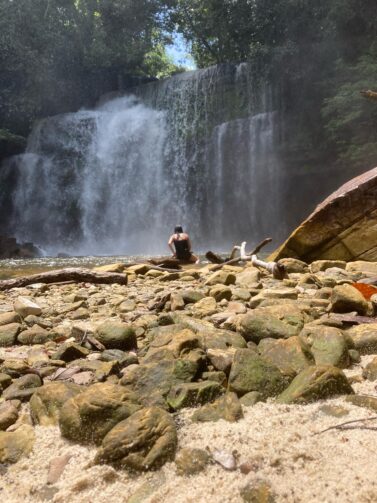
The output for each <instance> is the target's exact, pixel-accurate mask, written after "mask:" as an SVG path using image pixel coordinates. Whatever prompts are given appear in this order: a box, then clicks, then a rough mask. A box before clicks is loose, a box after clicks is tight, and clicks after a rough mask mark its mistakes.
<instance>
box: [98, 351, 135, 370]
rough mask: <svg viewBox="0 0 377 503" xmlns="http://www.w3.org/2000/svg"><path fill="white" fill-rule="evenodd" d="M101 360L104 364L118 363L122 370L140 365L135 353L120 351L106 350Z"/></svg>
mask: <svg viewBox="0 0 377 503" xmlns="http://www.w3.org/2000/svg"><path fill="white" fill-rule="evenodd" d="M101 360H102V361H104V362H113V361H116V362H118V364H119V368H120V369H123V368H124V367H128V366H129V365H134V364H137V363H139V359H138V357H137V355H136V354H135V353H133V352H129V353H126V352H125V351H121V350H120V349H106V350H105V351H103V352H102V353H101Z"/></svg>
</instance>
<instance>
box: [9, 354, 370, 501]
mask: <svg viewBox="0 0 377 503" xmlns="http://www.w3.org/2000/svg"><path fill="white" fill-rule="evenodd" d="M368 359H369V358H367V359H366V360H364V361H363V364H365V363H364V362H365V361H367V360H368ZM348 372H352V371H348ZM358 373H360V369H359V370H358ZM358 387H359V388H363V389H362V390H361V389H357V388H358ZM355 389H356V390H357V391H358V392H363V393H369V394H372V393H373V394H375V392H373V390H374V383H363V384H357V385H355ZM325 403H326V404H330V405H335V406H341V407H342V408H344V409H346V410H347V411H348V413H347V414H346V415H344V416H343V417H340V418H338V417H333V416H329V415H327V414H325V413H324V412H322V411H321V410H320V409H321V407H322V406H323V405H324V404H325ZM244 410H245V419H243V420H241V421H239V422H238V423H234V424H233V423H227V422H225V421H219V422H217V423H203V424H199V425H198V424H196V423H191V421H190V416H191V414H192V410H189V409H187V410H185V411H183V412H182V414H181V416H180V418H181V419H182V423H183V425H182V427H180V429H179V446H180V447H198V448H209V449H210V450H212V449H216V448H217V449H223V450H226V451H229V452H232V451H237V454H236V456H237V457H238V459H239V463H242V462H245V461H251V462H253V463H254V465H255V471H253V472H251V473H249V474H248V475H243V474H242V473H241V472H240V471H239V470H237V471H235V472H227V471H225V470H224V469H223V468H222V467H220V466H219V465H210V466H208V467H207V468H206V469H205V471H204V472H202V473H201V474H199V475H195V476H192V477H181V476H178V475H177V474H176V472H175V465H174V463H169V464H167V465H165V466H164V467H163V468H162V469H161V470H160V472H159V473H160V474H162V475H163V476H164V477H165V482H163V483H162V485H161V486H160V487H159V488H158V489H157V490H156V491H155V492H154V493H153V494H152V495H151V496H149V497H148V498H147V499H145V500H143V501H145V502H146V503H160V502H161V503H162V502H165V503H177V502H185V503H190V502H195V503H207V502H229V503H231V502H234V503H236V502H242V498H241V497H240V494H239V491H240V488H242V487H243V486H244V485H246V484H247V483H248V482H251V481H254V480H259V479H263V480H266V481H268V482H269V483H270V484H271V486H272V488H273V490H274V491H275V493H276V495H277V501H278V502H284V503H298V502H305V503H309V502H322V503H326V502H328V503H334V502H343V503H348V502H349V503H355V502H360V503H367V502H376V501H377V463H376V462H375V458H376V453H377V431H371V430H366V429H355V430H348V431H338V430H332V431H329V432H326V433H322V434H320V435H314V433H316V432H319V431H321V430H323V429H325V428H327V427H329V426H332V425H336V424H339V423H342V422H344V421H350V420H354V419H360V418H366V417H372V416H373V415H377V414H376V413H374V412H373V411H369V410H367V409H364V408H360V407H355V406H353V405H351V404H348V403H346V402H345V401H344V400H343V399H336V400H327V401H326V402H317V403H315V404H312V405H307V406H286V405H276V404H274V403H272V402H270V403H267V404H257V405H255V406H254V407H249V408H245V409H244ZM366 425H367V426H375V427H376V428H377V421H375V422H374V421H373V422H370V423H366ZM36 434H37V442H36V444H35V448H34V452H33V454H32V455H31V456H30V457H29V458H24V459H22V460H21V461H19V462H18V463H17V464H16V465H13V466H10V467H9V468H8V470H7V473H6V474H4V475H2V476H0V487H2V489H1V491H0V494H1V501H2V502H4V503H5V502H9V503H21V502H25V503H27V502H37V501H42V498H41V493H40V491H41V490H43V488H44V487H45V483H46V478H47V473H48V466H49V462H50V460H51V459H53V458H55V457H57V456H61V455H63V454H67V453H69V454H72V455H73V457H72V458H71V460H70V461H69V463H68V465H67V467H66V469H65V471H64V473H63V475H62V476H61V478H60V480H59V482H58V483H57V484H56V485H55V486H53V487H56V488H57V490H58V492H56V494H55V495H54V496H53V497H52V499H51V501H53V502H56V503H68V502H70V503H79V502H80V503H81V502H87V503H90V502H93V503H109V502H110V501H111V502H126V501H127V500H128V498H129V497H130V496H131V495H132V494H133V493H134V492H135V491H136V490H137V489H138V488H139V487H140V486H141V485H142V484H143V483H144V482H145V481H147V480H150V479H153V478H155V477H156V474H155V473H152V474H143V475H140V476H137V477H130V476H129V475H128V474H127V473H126V472H116V471H115V470H113V469H112V468H111V467H108V466H92V467H90V466H88V465H89V463H90V462H91V460H92V459H93V457H94V454H95V452H96V449H95V448H87V447H81V446H77V445H73V444H70V443H68V442H66V441H65V440H63V439H62V438H61V437H60V434H59V430H58V429H57V428H43V427H37V428H36Z"/></svg>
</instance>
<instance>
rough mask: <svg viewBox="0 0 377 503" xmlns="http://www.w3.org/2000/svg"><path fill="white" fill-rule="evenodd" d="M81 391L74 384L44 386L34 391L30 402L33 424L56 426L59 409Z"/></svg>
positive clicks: (57, 383)
mask: <svg viewBox="0 0 377 503" xmlns="http://www.w3.org/2000/svg"><path fill="white" fill-rule="evenodd" d="M82 391H83V388H81V387H80V386H78V385H77V384H74V383H65V382H52V383H48V384H44V385H43V386H41V387H40V388H38V389H37V390H36V392H35V393H34V394H33V396H32V397H31V400H30V414H31V417H32V419H33V422H34V423H36V424H40V425H42V426H55V425H57V424H58V421H59V413H60V409H61V408H62V407H63V405H64V404H65V402H67V400H69V399H70V398H73V397H74V396H76V395H78V394H79V393H81V392H82Z"/></svg>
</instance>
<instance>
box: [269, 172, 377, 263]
mask: <svg viewBox="0 0 377 503" xmlns="http://www.w3.org/2000/svg"><path fill="white" fill-rule="evenodd" d="M284 257H293V258H299V259H302V260H304V261H305V262H312V261H314V260H318V259H327V260H346V261H351V260H367V261H376V260H377V168H374V169H371V170H370V171H367V172H365V173H363V174H362V175H360V176H358V177H356V178H353V179H352V180H350V181H349V182H347V183H346V184H344V185H342V186H341V187H340V188H339V189H338V190H337V191H335V192H333V193H332V194H331V195H330V196H329V197H328V198H327V199H325V200H324V201H323V202H322V203H321V204H320V205H318V206H317V208H316V209H315V210H314V212H313V213H312V214H311V215H310V216H309V217H308V218H307V219H306V220H305V221H304V222H303V223H302V224H301V225H300V226H299V227H298V228H297V229H296V230H295V231H294V232H293V233H292V234H291V235H290V237H289V238H288V239H287V241H286V242H285V243H284V244H283V245H282V246H281V247H280V248H278V249H277V250H276V251H275V252H274V253H273V254H272V255H271V257H270V260H278V259H281V258H284Z"/></svg>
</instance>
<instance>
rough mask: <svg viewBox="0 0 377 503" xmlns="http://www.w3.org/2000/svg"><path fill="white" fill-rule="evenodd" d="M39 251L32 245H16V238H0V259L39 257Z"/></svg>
mask: <svg viewBox="0 0 377 503" xmlns="http://www.w3.org/2000/svg"><path fill="white" fill-rule="evenodd" d="M40 256H41V250H40V249H39V248H37V247H36V246H34V245H33V243H22V244H20V243H18V242H17V240H16V238H11V237H7V236H0V259H7V258H34V257H40Z"/></svg>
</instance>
